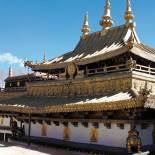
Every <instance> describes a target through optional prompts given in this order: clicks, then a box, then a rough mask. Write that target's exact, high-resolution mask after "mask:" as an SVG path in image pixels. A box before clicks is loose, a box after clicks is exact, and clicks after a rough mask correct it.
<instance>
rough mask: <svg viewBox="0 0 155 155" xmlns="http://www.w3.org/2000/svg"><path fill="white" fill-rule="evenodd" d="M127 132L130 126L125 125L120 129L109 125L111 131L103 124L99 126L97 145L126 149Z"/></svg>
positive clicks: (114, 125)
mask: <svg viewBox="0 0 155 155" xmlns="http://www.w3.org/2000/svg"><path fill="white" fill-rule="evenodd" d="M129 130H130V124H125V125H124V129H120V128H119V127H117V125H116V124H111V129H107V128H106V127H105V126H104V125H103V124H100V128H99V142H98V143H99V144H102V145H107V146H114V147H124V148H126V140H127V137H128V131H129Z"/></svg>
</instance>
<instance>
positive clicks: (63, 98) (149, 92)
mask: <svg viewBox="0 0 155 155" xmlns="http://www.w3.org/2000/svg"><path fill="white" fill-rule="evenodd" d="M110 12H111V4H110V1H109V0H106V1H105V8H104V15H103V17H102V18H101V20H100V22H99V23H100V25H101V30H99V31H98V32H93V33H90V26H89V22H88V14H86V15H85V17H84V23H83V25H82V29H81V31H82V35H81V37H80V40H79V42H78V44H77V45H76V47H75V49H73V50H72V51H71V52H68V53H65V54H63V55H61V56H59V57H56V58H54V59H51V60H46V59H45V58H44V61H43V62H42V63H33V62H32V61H26V62H25V63H24V64H25V66H26V67H29V68H31V69H32V71H33V72H34V73H32V74H30V75H29V74H28V75H22V76H12V73H11V71H9V76H8V78H7V79H6V80H5V82H6V84H5V86H6V88H5V89H4V90H2V91H1V93H0V116H1V119H0V120H3V121H0V123H1V127H4V126H10V130H11V131H12V132H13V136H15V137H16V136H17V137H18V135H20V137H21V138H22V136H21V135H23V137H28V139H29V142H30V141H31V140H34V139H38V140H39V141H41V140H43V141H44V140H45V139H48V140H51V141H52V140H54V141H55V142H58V141H59V142H62V143H64V144H65V145H67V144H68V145H70V144H72V145H71V146H72V147H73V146H75V147H77V146H79V147H80V145H82V146H91V147H93V146H95V147H96V148H97V147H98V148H102V146H103V148H104V147H105V148H108V147H109V148H111V150H112V148H113V149H115V148H120V149H123V150H126V151H127V152H128V153H134V152H140V151H143V150H145V149H154V150H153V151H155V115H154V112H155V49H153V48H151V47H149V46H146V45H144V44H143V43H141V41H140V39H139V37H138V35H137V33H136V26H135V23H134V15H133V12H132V8H131V2H130V0H126V10H125V15H124V19H125V23H124V24H122V25H119V26H115V27H113V26H112V25H113V19H112V17H111V13H110ZM37 73H40V76H37ZM43 75H44V76H43ZM19 129H20V130H19ZM21 130H22V134H21V133H20V132H19V131H21ZM0 132H1V133H3V130H2V131H1V129H0ZM62 143H61V144H62ZM73 144H74V145H73ZM76 144H78V145H76ZM90 144H91V145H90ZM103 152H104V149H103Z"/></svg>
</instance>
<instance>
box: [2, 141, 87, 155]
mask: <svg viewBox="0 0 155 155" xmlns="http://www.w3.org/2000/svg"><path fill="white" fill-rule="evenodd" d="M0 155H86V154H82V153H78V152H71V151H67V150H62V149H58V148H52V147H43V146H37V145H31V146H30V147H28V146H27V144H21V143H13V142H9V143H3V142H1V141H0Z"/></svg>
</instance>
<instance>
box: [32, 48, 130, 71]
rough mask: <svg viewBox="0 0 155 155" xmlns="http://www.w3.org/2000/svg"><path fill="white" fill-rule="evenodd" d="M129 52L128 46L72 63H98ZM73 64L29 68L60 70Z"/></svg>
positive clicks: (34, 69) (38, 65)
mask: <svg viewBox="0 0 155 155" xmlns="http://www.w3.org/2000/svg"><path fill="white" fill-rule="evenodd" d="M127 51H129V48H128V47H127V46H123V47H121V48H119V49H117V50H113V51H110V52H107V53H104V54H101V55H97V56H94V57H91V58H84V59H80V60H75V61H71V62H74V63H75V64H77V65H86V64H89V63H94V62H97V61H101V60H106V59H110V58H113V57H115V56H118V55H120V54H123V53H125V52H127ZM71 62H64V63H53V64H33V65H31V66H29V67H30V68H32V70H33V71H37V70H49V69H59V68H65V67H66V66H67V65H68V64H69V63H71Z"/></svg>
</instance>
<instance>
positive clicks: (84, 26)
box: [81, 12, 90, 36]
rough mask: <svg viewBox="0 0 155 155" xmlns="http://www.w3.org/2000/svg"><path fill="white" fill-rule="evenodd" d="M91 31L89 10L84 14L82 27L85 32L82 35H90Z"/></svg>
mask: <svg viewBox="0 0 155 155" xmlns="http://www.w3.org/2000/svg"><path fill="white" fill-rule="evenodd" d="M89 31H90V28H89V23H88V12H87V13H86V14H85V16H84V23H83V27H82V29H81V32H82V33H83V34H82V36H86V35H88V34H89Z"/></svg>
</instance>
